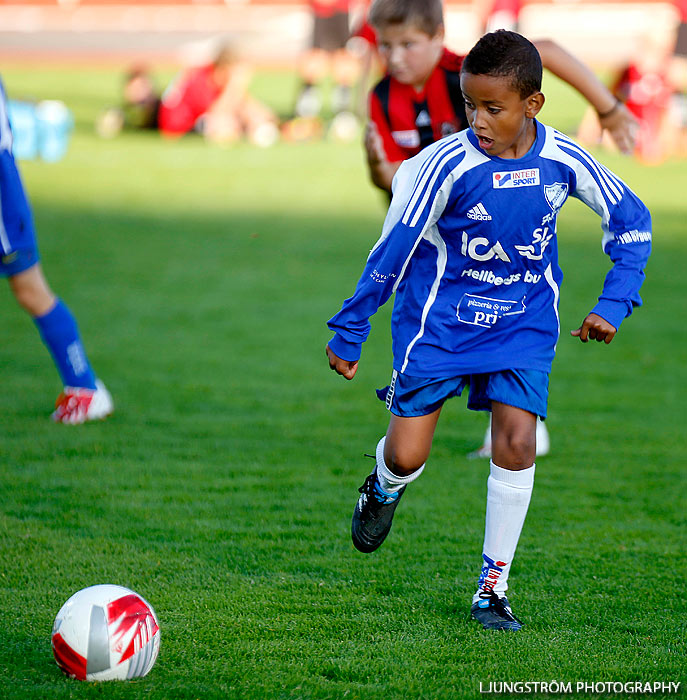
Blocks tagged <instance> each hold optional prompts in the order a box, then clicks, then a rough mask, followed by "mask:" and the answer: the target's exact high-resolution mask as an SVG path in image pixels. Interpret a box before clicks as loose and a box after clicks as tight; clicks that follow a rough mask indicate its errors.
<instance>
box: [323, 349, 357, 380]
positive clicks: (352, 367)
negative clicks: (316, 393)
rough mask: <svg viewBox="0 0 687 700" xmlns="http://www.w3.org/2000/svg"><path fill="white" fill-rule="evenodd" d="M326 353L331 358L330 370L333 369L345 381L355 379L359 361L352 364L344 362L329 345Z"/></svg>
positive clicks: (347, 361)
mask: <svg viewBox="0 0 687 700" xmlns="http://www.w3.org/2000/svg"><path fill="white" fill-rule="evenodd" d="M325 352H326V353H327V357H328V358H329V368H330V369H333V370H334V371H335V372H336V373H337V374H340V375H341V376H342V377H343V378H344V379H349V380H350V379H353V377H355V373H356V372H357V371H358V360H355V361H354V362H351V361H350V360H342V359H341V358H340V357H339V356H338V355H337V354H336V353H335V352H334V351H333V350H332V349H331V348H330V347H329V345H327V347H326V349H325Z"/></svg>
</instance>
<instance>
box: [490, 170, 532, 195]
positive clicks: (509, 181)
mask: <svg viewBox="0 0 687 700" xmlns="http://www.w3.org/2000/svg"><path fill="white" fill-rule="evenodd" d="M538 184H539V168H527V169H526V170H508V171H505V172H500V173H494V174H493V175H492V186H493V188H494V189H496V190H507V189H511V188H512V187H533V186H534V185H538Z"/></svg>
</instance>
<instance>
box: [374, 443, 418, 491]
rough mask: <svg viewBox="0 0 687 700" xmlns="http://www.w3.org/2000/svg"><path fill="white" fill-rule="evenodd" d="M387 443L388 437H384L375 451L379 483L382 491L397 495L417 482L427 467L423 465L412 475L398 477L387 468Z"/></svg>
mask: <svg viewBox="0 0 687 700" xmlns="http://www.w3.org/2000/svg"><path fill="white" fill-rule="evenodd" d="M385 442H386V436H384V437H383V438H382V439H381V440H380V441H379V442H378V443H377V449H376V450H375V457H376V459H377V481H378V482H379V485H380V486H381V487H382V491H386V492H387V493H396V492H397V491H400V490H401V488H402V487H403V486H405V485H406V484H409V483H410V482H411V481H415V479H417V478H418V476H420V474H422V470H423V469H424V468H425V465H424V464H423V465H422V466H421V467H420V468H419V469H417V470H415V471H414V472H413V473H412V474H408V476H397V475H396V474H394V473H393V472H392V471H391V470H390V469H389V467H387V466H386V462H385V461H384V443H385Z"/></svg>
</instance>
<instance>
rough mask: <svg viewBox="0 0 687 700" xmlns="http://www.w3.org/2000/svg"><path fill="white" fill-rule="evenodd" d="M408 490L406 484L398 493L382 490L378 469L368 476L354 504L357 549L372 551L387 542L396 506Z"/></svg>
mask: <svg viewBox="0 0 687 700" xmlns="http://www.w3.org/2000/svg"><path fill="white" fill-rule="evenodd" d="M405 490H406V487H405V486H402V487H401V488H400V489H399V490H398V491H397V492H396V493H386V492H385V491H382V489H381V487H380V486H379V483H378V482H377V473H376V472H372V474H370V476H368V477H367V479H365V483H364V484H363V485H362V486H361V487H360V488H359V489H358V491H360V498H359V499H358V502H357V503H356V504H355V510H354V511H353V522H352V523H351V535H352V537H353V544H354V545H355V548H356V549H357V550H359V551H360V552H365V554H369V553H370V552H374V551H375V549H377V547H379V545H380V544H382V542H384V540H385V538H386V536H387V535H388V534H389V530H391V521H392V520H393V519H394V511H395V510H396V506H397V505H398V502H399V501H400V500H401V496H402V495H403V492H404V491H405Z"/></svg>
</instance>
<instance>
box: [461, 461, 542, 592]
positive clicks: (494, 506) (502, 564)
mask: <svg viewBox="0 0 687 700" xmlns="http://www.w3.org/2000/svg"><path fill="white" fill-rule="evenodd" d="M534 469H535V465H534V464H533V465H532V466H531V467H528V468H527V469H522V470H520V471H511V470H510V469H503V468H501V467H497V466H496V465H495V464H494V463H493V462H491V464H490V474H489V478H488V479H487V516H486V522H485V527H484V547H483V549H482V571H481V573H480V577H479V583H478V588H477V593H475V595H474V596H473V598H472V602H473V603H475V602H477V600H479V594H480V593H481V592H482V591H486V592H489V591H490V590H493V591H494V592H495V593H496V594H497V595H498V596H499V598H502V597H503V596H504V594H505V593H506V590H507V588H508V574H509V573H510V567H511V564H512V562H513V556H514V555H515V549H516V547H517V546H518V540H519V539H520V532H521V531H522V526H523V524H524V522H525V516H526V515H527V508H528V507H529V505H530V498H531V496H532V487H533V485H534Z"/></svg>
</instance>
